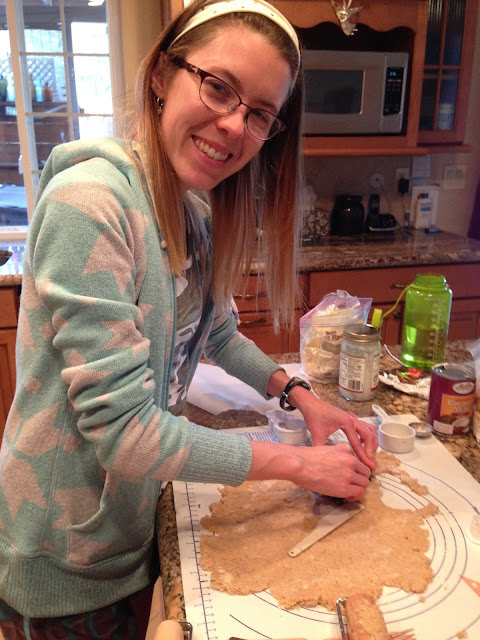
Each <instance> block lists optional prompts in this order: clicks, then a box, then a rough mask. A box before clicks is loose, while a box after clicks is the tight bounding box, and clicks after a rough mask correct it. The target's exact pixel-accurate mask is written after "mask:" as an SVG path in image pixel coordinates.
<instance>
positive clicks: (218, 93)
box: [200, 76, 280, 140]
mask: <svg viewBox="0 0 480 640" xmlns="http://www.w3.org/2000/svg"><path fill="white" fill-rule="evenodd" d="M200 98H201V99H202V102H203V103H204V104H205V105H206V106H207V107H209V109H212V110H213V111H216V112H217V113H229V112H232V111H235V109H236V108H237V107H238V106H239V105H240V103H241V99H240V97H239V95H238V94H237V93H236V92H235V91H234V90H233V89H232V87H230V86H229V85H228V84H225V83H224V82H222V81H221V80H219V79H218V78H212V77H211V76H210V77H207V78H204V79H203V82H202V83H201V85H200ZM246 125H247V129H248V130H249V131H250V133H251V134H252V135H253V136H255V137H256V138H259V139H260V140H268V138H271V137H273V136H274V135H275V134H276V133H278V131H279V129H280V122H279V121H278V120H277V119H276V118H275V116H274V115H272V114H271V113H269V112H268V111H265V110H264V109H251V110H250V111H249V112H248V114H247V117H246Z"/></svg>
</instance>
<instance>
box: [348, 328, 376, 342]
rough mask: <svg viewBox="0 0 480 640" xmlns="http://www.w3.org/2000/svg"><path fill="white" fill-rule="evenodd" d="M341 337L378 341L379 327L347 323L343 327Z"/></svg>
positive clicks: (362, 340) (361, 340)
mask: <svg viewBox="0 0 480 640" xmlns="http://www.w3.org/2000/svg"><path fill="white" fill-rule="evenodd" d="M343 337H344V338H345V339H346V340H352V341H353V342H378V341H379V340H380V329H379V328H378V327H374V326H373V325H371V324H348V325H347V326H346V327H344V329H343Z"/></svg>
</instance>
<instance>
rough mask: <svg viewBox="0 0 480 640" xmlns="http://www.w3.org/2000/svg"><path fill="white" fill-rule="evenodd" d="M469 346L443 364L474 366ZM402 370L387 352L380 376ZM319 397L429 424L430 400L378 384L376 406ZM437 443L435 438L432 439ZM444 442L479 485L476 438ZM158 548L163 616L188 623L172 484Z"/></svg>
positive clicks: (248, 421) (334, 388)
mask: <svg viewBox="0 0 480 640" xmlns="http://www.w3.org/2000/svg"><path fill="white" fill-rule="evenodd" d="M468 345H469V343H467V342H462V341H458V342H452V343H449V344H448V345H447V350H446V354H445V360H446V361H449V362H465V361H471V359H472V356H471V354H470V352H469V351H468ZM397 350H398V347H397V348H393V349H392V353H394V354H396V355H398V353H397ZM274 360H275V361H276V362H278V363H279V364H287V363H292V362H293V363H295V362H299V361H300V356H299V354H298V353H290V354H282V355H279V356H274ZM398 369H400V364H398V363H397V362H396V361H395V360H394V359H393V358H391V357H390V356H389V355H388V354H386V352H383V355H382V359H381V364H380V371H387V372H394V371H396V370H398ZM313 388H314V390H315V392H316V393H317V394H318V395H319V396H320V397H321V398H322V399H324V400H326V401H328V402H331V403H332V404H334V405H336V406H338V407H340V408H342V409H345V410H347V411H353V412H354V413H355V414H356V415H358V416H359V417H367V416H372V415H373V412H372V409H371V404H372V402H374V403H375V404H378V405H380V406H381V407H383V409H385V410H386V412H387V413H389V414H397V415H399V414H406V413H413V414H414V415H416V416H417V417H418V418H419V420H425V419H426V412H427V405H428V402H427V400H422V399H420V398H418V397H415V396H411V395H407V394H404V393H401V392H399V391H396V390H394V389H392V388H391V387H387V386H386V385H384V384H383V383H380V386H379V390H378V392H377V394H376V396H375V398H374V400H372V401H368V402H349V401H347V400H345V399H344V398H342V397H341V396H340V395H339V393H338V385H337V384H320V383H315V382H314V383H313ZM185 414H186V416H187V417H188V418H189V419H190V420H192V421H193V422H196V423H197V424H201V425H204V426H206V427H210V428H212V429H228V428H239V427H249V426H256V425H264V424H267V420H266V418H265V416H264V415H262V414H260V413H257V412H256V411H245V410H240V411H235V410H230V411H226V412H224V413H220V414H218V415H212V414H211V413H208V412H207V411H205V410H203V409H200V408H198V407H196V406H193V405H191V404H189V405H187V409H186V412H185ZM431 437H437V436H431ZM441 442H442V443H443V444H444V445H445V447H446V448H447V450H448V451H449V452H450V453H451V454H452V455H453V456H454V457H455V458H456V459H457V460H458V461H459V462H460V463H461V464H462V466H463V467H464V468H465V469H466V470H467V471H468V472H469V473H471V474H472V476H473V477H474V478H475V479H476V480H477V481H478V482H480V446H479V445H478V443H477V442H476V440H475V438H474V437H473V435H472V434H471V433H470V434H469V435H468V436H465V437H461V438H455V439H447V438H444V439H443V438H442V439H441ZM157 516H158V546H159V553H160V564H161V567H162V584H163V592H164V601H165V611H166V615H167V617H168V618H170V619H173V620H179V621H183V620H185V608H184V601H183V587H182V578H181V569H180V552H179V547H178V540H177V527H176V519H175V507H174V501H173V490H172V485H171V483H169V484H167V485H166V487H165V489H164V491H163V493H162V496H161V498H160V500H159V503H158V510H157Z"/></svg>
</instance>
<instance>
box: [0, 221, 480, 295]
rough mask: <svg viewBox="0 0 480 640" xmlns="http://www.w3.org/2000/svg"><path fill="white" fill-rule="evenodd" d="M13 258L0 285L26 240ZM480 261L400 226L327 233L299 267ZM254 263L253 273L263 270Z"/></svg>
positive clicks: (14, 272)
mask: <svg viewBox="0 0 480 640" xmlns="http://www.w3.org/2000/svg"><path fill="white" fill-rule="evenodd" d="M0 248H1V249H8V250H9V251H11V252H12V253H13V255H12V257H11V258H10V259H9V260H8V261H7V262H6V263H5V264H4V265H3V266H0V287H7V286H16V285H20V284H21V282H22V262H23V254H24V251H25V244H24V243H20V242H17V243H14V242H13V241H12V242H11V243H10V244H7V243H2V244H0ZM473 262H480V241H478V240H472V239H470V238H465V237H463V236H457V235H454V234H452V233H448V232H447V231H439V232H438V233H430V234H427V233H425V232H424V231H423V230H421V229H408V230H407V229H397V230H396V231H395V232H388V233H373V232H372V233H362V234H359V235H355V236H348V237H342V236H326V237H324V238H322V240H321V241H320V244H318V245H315V246H311V247H303V248H302V250H301V253H300V264H299V266H300V270H301V271H304V272H310V271H338V270H341V271H343V270H347V269H370V268H379V267H405V266H415V265H429V264H432V265H434V264H461V263H465V264H467V263H473ZM260 270H261V269H260V266H259V265H258V264H254V265H253V268H252V274H255V273H258V272H259V271H260Z"/></svg>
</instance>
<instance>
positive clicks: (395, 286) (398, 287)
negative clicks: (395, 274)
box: [390, 282, 408, 289]
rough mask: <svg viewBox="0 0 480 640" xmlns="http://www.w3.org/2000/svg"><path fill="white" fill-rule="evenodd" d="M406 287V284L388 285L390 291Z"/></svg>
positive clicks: (393, 283) (394, 283)
mask: <svg viewBox="0 0 480 640" xmlns="http://www.w3.org/2000/svg"><path fill="white" fill-rule="evenodd" d="M407 286H408V285H406V284H397V283H396V282H392V284H391V285H390V289H405V287H407Z"/></svg>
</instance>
